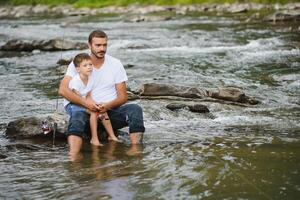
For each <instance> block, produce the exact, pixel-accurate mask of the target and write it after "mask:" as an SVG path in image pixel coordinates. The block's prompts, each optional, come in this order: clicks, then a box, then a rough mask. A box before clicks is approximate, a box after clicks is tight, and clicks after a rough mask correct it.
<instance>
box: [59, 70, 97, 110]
mask: <svg viewBox="0 0 300 200" xmlns="http://www.w3.org/2000/svg"><path fill="white" fill-rule="evenodd" d="M94 86H95V76H93V73H92V74H91V75H90V76H89V79H88V82H87V84H86V85H85V84H84V83H83V82H82V80H81V78H80V76H79V74H78V73H77V74H76V75H75V76H74V77H73V78H72V79H71V81H70V82H69V88H70V89H71V90H73V89H74V90H76V91H77V92H79V94H80V96H82V97H84V98H86V95H87V94H88V93H89V92H90V91H92V89H93V88H94ZM69 103H70V101H68V100H67V99H64V106H66V105H68V104H69Z"/></svg>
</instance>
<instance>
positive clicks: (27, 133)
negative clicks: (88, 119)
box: [5, 113, 124, 143]
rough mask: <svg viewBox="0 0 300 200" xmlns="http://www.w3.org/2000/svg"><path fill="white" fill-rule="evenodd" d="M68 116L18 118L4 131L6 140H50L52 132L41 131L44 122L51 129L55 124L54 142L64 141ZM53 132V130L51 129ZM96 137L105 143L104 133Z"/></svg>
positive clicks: (87, 137)
mask: <svg viewBox="0 0 300 200" xmlns="http://www.w3.org/2000/svg"><path fill="white" fill-rule="evenodd" d="M68 120H69V116H68V115H67V114H66V113H54V114H52V115H47V116H40V117H27V118H20V119H17V120H14V121H11V122H9V123H8V125H7V127H6V131H5V135H6V137H8V138H11V139H16V140H22V139H31V138H48V139H49V140H52V138H53V131H51V132H50V133H47V134H44V133H43V129H42V124H43V122H45V123H46V124H47V126H48V127H51V128H52V129H53V127H54V123H56V124H57V129H56V132H55V139H56V140H65V139H66V136H65V133H66V132H67V126H68ZM53 130H54V129H53ZM120 133H122V134H123V135H124V132H122V131H119V130H117V131H115V134H116V135H119V134H120ZM89 135H90V132H89V130H87V134H85V135H84V138H83V139H85V140H89V139H90V138H89ZM98 137H99V140H100V142H102V143H107V142H108V135H107V133H106V132H104V131H99V132H98Z"/></svg>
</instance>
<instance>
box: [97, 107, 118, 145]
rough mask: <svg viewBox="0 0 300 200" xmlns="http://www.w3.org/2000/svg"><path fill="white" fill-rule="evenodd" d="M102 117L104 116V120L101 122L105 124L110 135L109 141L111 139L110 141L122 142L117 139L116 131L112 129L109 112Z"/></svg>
mask: <svg viewBox="0 0 300 200" xmlns="http://www.w3.org/2000/svg"><path fill="white" fill-rule="evenodd" d="M101 115H102V116H101V118H102V120H101V122H102V124H103V126H104V128H105V130H106V131H107V133H108V136H109V137H108V139H109V140H113V141H116V142H121V140H119V139H118V138H117V137H116V135H115V133H114V130H113V128H112V125H111V122H110V120H109V117H108V114H107V112H105V113H101Z"/></svg>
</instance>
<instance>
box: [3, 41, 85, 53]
mask: <svg viewBox="0 0 300 200" xmlns="http://www.w3.org/2000/svg"><path fill="white" fill-rule="evenodd" d="M86 48H87V44H85V43H79V42H72V41H68V40H62V39H50V40H34V41H31V42H29V41H21V40H10V41H8V42H6V44H4V45H3V46H1V47H0V49H1V50H2V51H33V50H36V49H38V50H42V51H61V50H63V51H66V50H79V49H86Z"/></svg>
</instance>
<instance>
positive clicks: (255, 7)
mask: <svg viewBox="0 0 300 200" xmlns="http://www.w3.org/2000/svg"><path fill="white" fill-rule="evenodd" d="M281 10H284V11H290V10H300V3H288V4H284V5H282V4H258V3H234V4H229V3H225V4H195V5H171V6H164V5H138V4H132V5H129V6H107V7H103V8H88V7H80V8H78V7H75V6H72V5H58V6H50V5H40V4H37V5H19V6H11V5H3V6H1V7H0V17H1V18H21V17H31V16H95V15H103V14H104V15H105V14H140V15H145V14H151V13H158V12H159V13H161V12H174V13H176V14H181V15H185V14H187V13H193V12H200V13H209V12H216V13H217V14H218V15H220V14H226V13H231V14H235V13H251V12H252V13H253V12H256V11H259V12H264V13H268V14H269V13H272V12H274V11H281Z"/></svg>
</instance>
